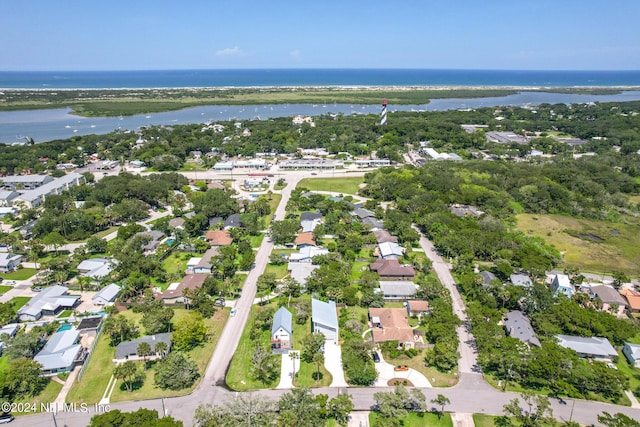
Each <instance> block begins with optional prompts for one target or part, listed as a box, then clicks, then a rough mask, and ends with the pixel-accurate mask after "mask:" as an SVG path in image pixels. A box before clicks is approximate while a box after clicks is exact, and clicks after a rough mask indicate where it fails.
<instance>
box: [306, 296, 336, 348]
mask: <svg viewBox="0 0 640 427" xmlns="http://www.w3.org/2000/svg"><path fill="white" fill-rule="evenodd" d="M311 321H312V324H313V332H319V333H321V334H322V335H324V338H325V339H326V340H329V341H334V342H336V343H337V341H338V314H337V312H336V303H335V302H333V301H329V302H323V301H320V300H317V299H315V298H311Z"/></svg>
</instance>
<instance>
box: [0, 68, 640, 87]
mask: <svg viewBox="0 0 640 427" xmlns="http://www.w3.org/2000/svg"><path fill="white" fill-rule="evenodd" d="M227 86H235V87H250V86H551V87H570V86H605V87H606V86H640V70H636V71H522V70H418V69H272V70H268V69H249V70H246V69H245V70H165V71H162V70H153V71H28V72H23V71H0V88H6V89H9V88H14V89H15V88H25V89H47V88H49V89H77V88H94V89H95V88H163V87H227Z"/></svg>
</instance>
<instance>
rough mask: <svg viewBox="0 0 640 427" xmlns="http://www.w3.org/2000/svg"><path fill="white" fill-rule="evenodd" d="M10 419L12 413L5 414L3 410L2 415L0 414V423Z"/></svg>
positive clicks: (7, 421)
mask: <svg viewBox="0 0 640 427" xmlns="http://www.w3.org/2000/svg"><path fill="white" fill-rule="evenodd" d="M11 421H13V415H11V414H7V413H6V412H3V413H2V415H0V424H7V423H10V422H11Z"/></svg>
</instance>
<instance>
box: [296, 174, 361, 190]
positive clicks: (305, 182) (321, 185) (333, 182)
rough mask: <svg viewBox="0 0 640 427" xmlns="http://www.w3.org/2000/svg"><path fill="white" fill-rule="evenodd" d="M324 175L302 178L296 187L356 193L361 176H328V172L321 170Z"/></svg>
mask: <svg viewBox="0 0 640 427" xmlns="http://www.w3.org/2000/svg"><path fill="white" fill-rule="evenodd" d="M322 173H323V174H325V175H326V176H322V177H319V178H304V179H302V180H300V182H299V183H298V188H307V189H309V190H310V191H332V192H335V193H342V194H357V193H358V189H359V188H360V184H362V183H363V182H364V178H363V177H348V178H330V175H329V172H322Z"/></svg>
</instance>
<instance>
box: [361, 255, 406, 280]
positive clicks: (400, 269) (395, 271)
mask: <svg viewBox="0 0 640 427" xmlns="http://www.w3.org/2000/svg"><path fill="white" fill-rule="evenodd" d="M369 269H370V270H371V271H374V272H376V273H378V276H380V280H413V278H414V277H415V275H416V271H415V270H414V269H413V267H411V266H410V265H402V264H400V263H399V262H398V260H397V259H393V258H392V259H379V260H377V261H376V262H374V263H371V264H369Z"/></svg>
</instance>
